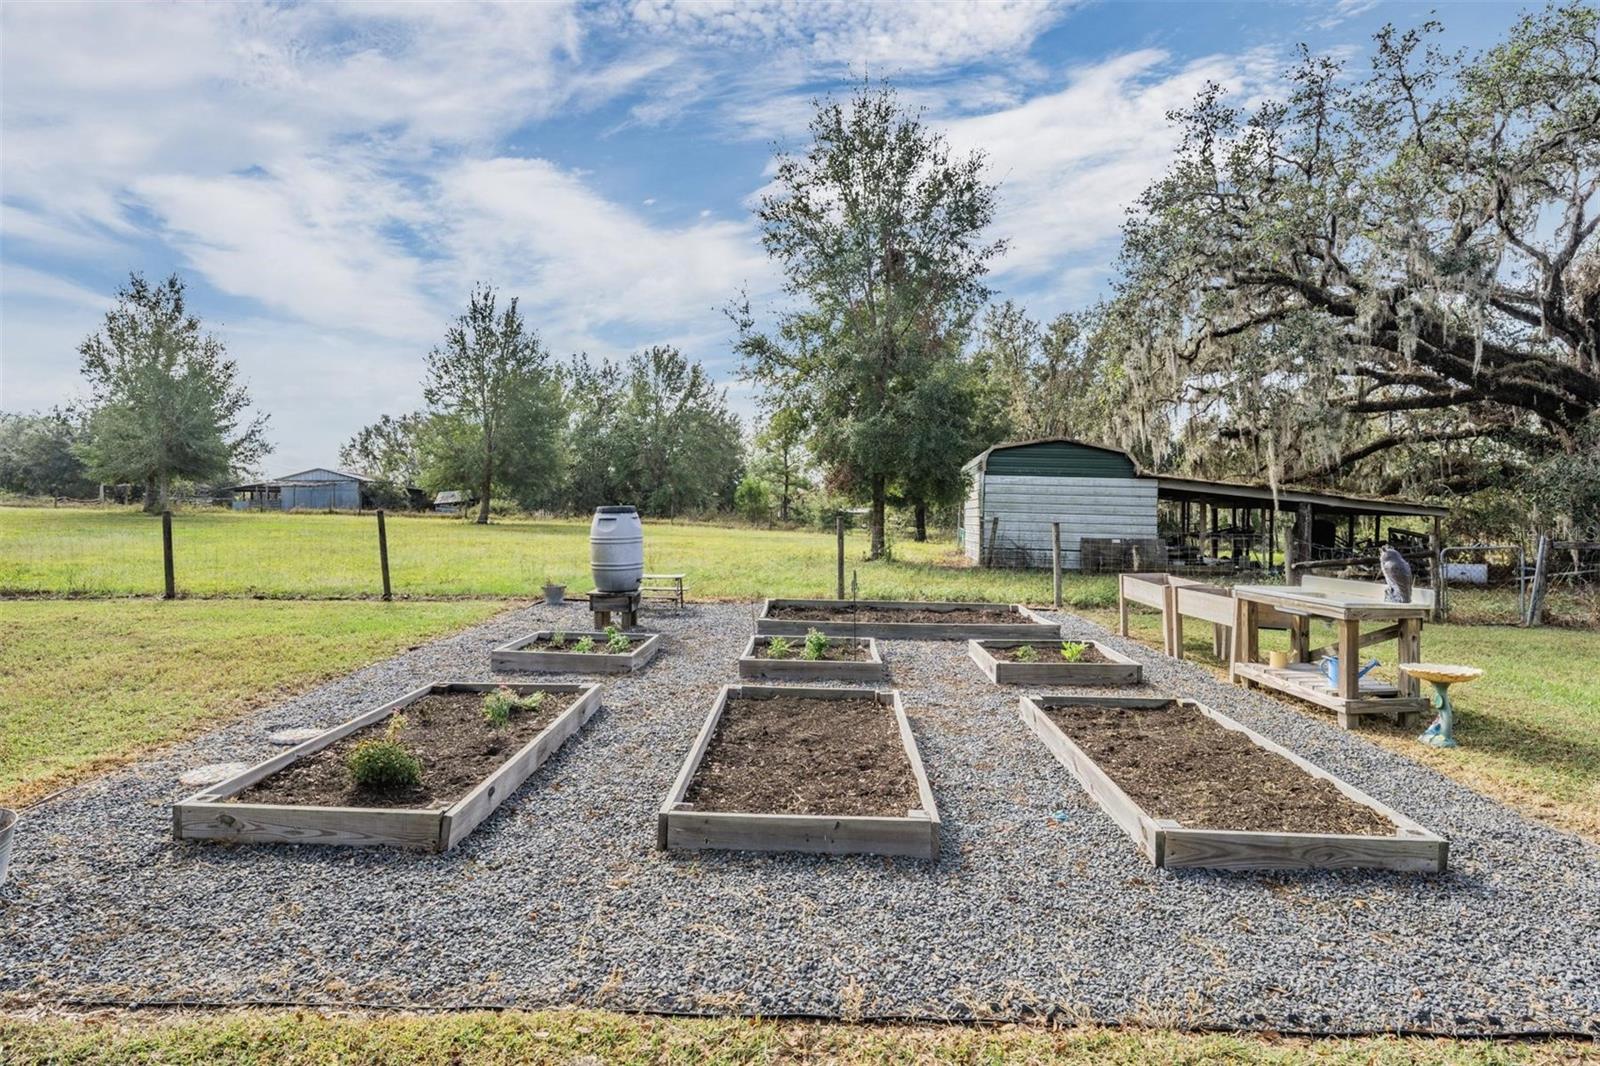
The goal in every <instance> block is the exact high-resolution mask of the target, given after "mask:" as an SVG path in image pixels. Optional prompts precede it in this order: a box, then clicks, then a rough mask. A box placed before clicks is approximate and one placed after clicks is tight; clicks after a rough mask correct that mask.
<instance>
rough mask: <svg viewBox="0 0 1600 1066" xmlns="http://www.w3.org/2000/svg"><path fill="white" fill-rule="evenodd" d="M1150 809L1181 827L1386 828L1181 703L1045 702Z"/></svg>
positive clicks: (1376, 831) (1386, 831)
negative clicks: (1051, 704) (1058, 704)
mask: <svg viewBox="0 0 1600 1066" xmlns="http://www.w3.org/2000/svg"><path fill="white" fill-rule="evenodd" d="M1045 713H1046V714H1047V715H1048V716H1049V718H1050V720H1051V721H1052V722H1054V723H1055V724H1056V725H1057V726H1059V727H1060V729H1061V731H1062V732H1063V733H1065V734H1066V735H1067V736H1068V737H1070V738H1071V739H1072V742H1073V743H1074V744H1076V745H1077V746H1078V747H1079V748H1081V749H1083V751H1084V753H1085V754H1086V755H1088V756H1089V758H1091V759H1093V760H1094V761H1095V762H1096V763H1097V764H1098V765H1099V766H1100V768H1101V769H1102V770H1104V771H1105V773H1106V774H1107V776H1109V777H1110V778H1111V779H1112V780H1113V781H1115V782H1116V783H1117V785H1118V787H1120V788H1121V789H1122V791H1124V792H1126V793H1127V794H1128V797H1129V798H1130V799H1132V800H1133V802H1134V803H1136V804H1138V805H1139V806H1140V807H1142V808H1144V810H1145V812H1146V813H1148V814H1149V815H1150V817H1152V818H1170V819H1172V820H1173V821H1176V822H1178V823H1180V824H1182V825H1183V826H1184V827H1185V828H1188V829H1241V830H1247V831H1254V832H1267V833H1351V834H1364V835H1371V836H1390V835H1392V834H1393V833H1394V831H1395V827H1394V825H1392V824H1391V823H1390V822H1389V821H1388V820H1387V819H1385V818H1383V817H1381V816H1379V815H1378V814H1377V813H1376V812H1375V811H1372V810H1370V809H1369V808H1367V807H1363V806H1362V805H1361V804H1359V803H1356V802H1354V801H1352V800H1351V799H1349V798H1348V797H1347V796H1345V794H1344V793H1342V792H1340V791H1339V790H1338V789H1337V788H1335V787H1334V786H1333V785H1331V784H1329V783H1328V782H1327V781H1323V780H1321V779H1319V778H1315V777H1312V776H1311V775H1310V774H1307V773H1306V772H1304V771H1303V770H1301V769H1300V768H1299V767H1298V766H1295V765H1294V764H1293V763H1291V762H1290V761H1289V760H1288V759H1285V758H1282V757H1281V756H1279V755H1275V754H1273V753H1272V752H1270V751H1267V750H1265V749H1263V748H1261V747H1258V746H1257V745H1256V744H1255V743H1254V742H1253V741H1251V740H1250V738H1249V737H1247V736H1245V735H1244V734H1243V733H1239V732H1236V731H1235V730H1232V729H1224V728H1223V727H1222V726H1220V725H1218V724H1217V723H1215V722H1213V721H1211V719H1209V718H1207V717H1206V716H1205V715H1203V714H1201V713H1200V712H1198V711H1195V710H1192V709H1190V708H1187V707H1183V706H1181V705H1176V704H1169V705H1168V706H1166V707H1096V706H1088V705H1066V706H1062V707H1056V708H1051V709H1048V710H1046V711H1045Z"/></svg>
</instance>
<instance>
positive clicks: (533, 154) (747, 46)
mask: <svg viewBox="0 0 1600 1066" xmlns="http://www.w3.org/2000/svg"><path fill="white" fill-rule="evenodd" d="M1519 10H1520V8H1519V7H1518V6H1517V5H1512V4H1500V3H1470V4H1469V3H1453V4H1452V3H1434V4H1411V3H1393V4H1391V3H1381V2H1375V0H1339V2H1330V3H1310V2H1304V3H1288V2H1285V3H1276V4H1269V3H1264V2H1263V3H1237V4H1235V3H1201V2H1195V3H1176V2H1174V3H1116V2H1107V0H1084V2H1072V0H1063V2H1043V0H1041V2H1033V0H977V2H970V3H969V2H963V0H950V2H944V3H939V2H883V3H862V2H859V0H810V2H806V0H747V2H743V3H736V2H731V0H729V2H724V0H700V2H674V0H618V2H606V3H571V4H569V3H560V2H551V3H543V4H540V3H521V4H508V5H494V4H482V5H479V4H467V3H458V4H448V5H443V4H441V5H429V4H425V3H385V2H368V3H359V4H339V3H317V4H296V3H271V4H258V3H248V2H246V3H233V4H223V3H216V4H200V3H185V4H156V3H138V2H130V3H108V4H83V3H58V2H37V3H26V2H17V0H7V2H5V3H4V4H0V409H3V410H10V411H25V410H35V409H44V408H48V407H51V406H54V405H57V404H64V403H68V402H72V401H81V400H83V399H84V398H85V391H84V386H83V383H82V380H81V378H80V377H79V374H78V355H77V348H78V345H79V344H80V343H81V342H82V340H83V339H84V337H86V336H87V335H89V334H90V333H92V332H94V331H95V330H96V329H97V328H98V326H99V323H100V321H101V320H102V317H103V315H104V313H105V311H106V310H107V308H108V307H110V306H111V303H112V301H113V296H114V294H115V292H116V290H117V288H118V286H119V285H120V284H121V283H122V282H123V281H125V280H126V278H127V276H128V273H129V272H130V271H140V272H142V273H144V274H145V275H146V276H150V277H162V276H165V275H167V274H169V273H172V272H174V271H176V272H177V273H179V274H180V275H181V276H182V277H183V278H184V280H185V281H186V283H187V284H188V287H189V297H190V306H191V308H192V309H193V310H194V311H196V312H198V313H199V314H200V316H201V317H202V319H203V321H204V322H205V325H206V327H207V329H208V330H209V331H210V332H212V333H214V334H215V335H216V336H217V337H219V338H220V339H221V340H222V341H223V342H224V343H225V345H226V346H227V349H228V351H229V353H230V355H231V356H232V357H233V358H234V359H235V360H236V361H237V362H238V364H239V367H240V370H241V372H242V375H243V377H244V378H245V380H246V381H247V382H248V384H249V387H250V392H251V395H252V398H253V401H254V403H255V405H256V407H257V408H258V409H259V410H261V411H264V412H266V413H267V414H268V415H269V416H270V419H271V422H270V431H269V437H270V439H271V440H272V442H273V444H274V452H273V454H272V455H271V456H269V457H268V459H267V460H266V461H265V464H264V467H265V469H264V470H263V471H261V472H263V473H269V474H283V473H289V472H292V471H296V470H300V469H304V468H306V467H310V466H328V465H335V464H336V463H337V460H338V451H339V446H340V444H341V443H342V442H344V441H345V440H347V439H349V437H350V436H351V435H352V434H353V433H354V432H355V431H356V430H357V429H359V428H360V427H361V426H362V425H364V424H366V423H368V422H371V421H373V420H375V419H376V418H377V417H378V416H379V415H380V414H385V413H387V414H401V413H404V412H406V411H411V410H415V409H416V408H418V407H419V406H421V378H422V367H423V360H424V358H425V356H426V354H427V352H428V350H429V349H430V348H431V347H432V346H433V345H435V344H437V343H439V341H440V340H441V339H442V337H443V335H444V331H445V328H446V326H447V325H448V323H449V321H450V320H451V318H452V317H453V316H455V315H456V314H459V313H460V311H461V310H462V309H463V308H464V307H465V304H466V299H467V294H468V292H469V290H470V288H471V286H472V285H473V283H474V282H480V281H481V282H486V283H489V284H491V285H494V286H495V287H496V288H497V289H499V290H500V292H501V293H502V294H503V295H504V296H507V297H509V296H516V297H518V298H520V300H521V305H522V308H523V310H524V312H525V313H526V315H527V317H528V319H529V320H530V323H531V324H532V325H534V326H535V327H536V328H537V329H538V331H539V333H540V335H541V337H542V339H543V340H544V342H545V344H546V345H547V346H548V347H549V348H550V349H551V350H552V351H553V352H554V353H555V354H556V355H557V356H558V357H559V358H561V359H563V360H565V359H567V358H570V357H571V356H572V354H573V353H579V352H582V353H587V355H588V356H589V357H591V358H618V357H621V356H624V355H626V354H627V353H629V352H631V351H636V350H638V349H640V348H643V347H647V346H649V345H651V344H657V343H669V344H675V345H677V346H678V347H679V348H681V349H682V350H683V351H684V352H685V354H687V355H688V356H689V357H690V358H693V359H697V360H700V361H702V362H704V363H705V364H706V365H707V366H708V367H709V368H710V369H711V370H712V372H713V374H714V375H715V376H716V377H717V379H718V381H719V382H721V383H723V384H725V385H726V386H727V387H728V392H729V398H730V402H731V403H732V405H733V407H734V408H735V409H736V410H738V411H740V412H741V413H742V414H745V415H747V416H748V415H750V414H751V413H752V412H753V410H754V403H753V399H754V398H753V396H752V394H751V392H750V389H749V387H748V386H747V385H745V384H744V383H742V382H740V381H739V380H738V365H737V360H736V358H735V357H734V356H733V355H732V352H731V345H732V340H733V334H732V329H731V327H730V325H729V322H728V319H727V318H726V316H725V315H724V313H723V308H724V307H725V306H726V305H727V304H728V303H729V301H730V300H731V299H733V298H734V297H735V295H736V294H737V293H738V292H739V291H740V290H741V289H742V290H745V291H748V292H749V294H750V296H751V299H752V302H753V304H754V306H755V307H756V308H757V309H758V310H760V309H763V308H773V307H776V306H779V305H780V303H781V300H782V291H781V278H780V277H779V276H778V274H777V273H776V272H775V271H774V269H773V268H772V266H771V264H769V262H768V261H767V260H766V258H765V256H764V254H763V252H762V249H761V245H760V234H759V231H758V229H757V227H756V225H755V220H754V217H753V213H752V209H753V207H754V205H755V204H756V202H757V201H758V198H759V196H760V195H761V194H762V192H763V190H764V189H765V188H767V186H768V184H769V182H770V180H771V176H772V169H773V156H774V152H775V151H777V150H780V149H789V150H796V151H801V150H804V148H805V146H806V144H807V133H806V124H807V120H808V118H809V115H810V111H811V106H812V101H813V100H815V99H817V98H818V97H819V96H822V95H825V94H829V93H833V94H846V93H848V92H849V90H850V88H851V86H852V85H853V84H854V83H855V82H856V81H857V80H859V78H860V77H862V76H863V75H865V76H869V77H872V78H874V79H887V80H889V81H890V82H891V83H892V84H894V85H895V86H896V88H897V89H898V90H899V91H900V92H901V94H902V95H903V97H904V98H905V99H906V101H907V102H908V103H910V104H911V105H913V106H917V107H920V108H922V109H924V113H925V117H926V121H927V122H928V123H929V124H930V125H932V126H933V127H935V128H936V129H938V130H939V131H941V132H942V133H943V134H944V135H945V136H946V137H947V138H948V139H949V140H950V142H951V143H952V145H953V146H955V147H956V148H957V149H959V150H961V151H963V152H965V151H972V150H981V151H983V152H984V153H986V155H987V157H988V160H989V167H990V175H991V177H992V178H993V180H995V181H996V182H998V184H999V187H1000V193H999V198H1000V209H999V213H998V217H997V218H996V221H995V226H994V236H997V237H1005V238H1007V239H1008V240H1009V241H1010V247H1009V249H1008V251H1007V253H1006V254H1005V256H1004V258H1003V259H1001V260H1000V261H999V262H998V263H997V264H996V266H995V270H994V273H993V276H992V277H991V278H990V284H991V286H992V287H993V288H994V290H995V291H996V295H997V298H998V299H1004V298H1011V299H1015V300H1018V301H1019V302H1021V303H1022V304H1023V305H1025V306H1026V307H1027V308H1028V310H1029V311H1030V313H1031V314H1033V315H1034V317H1036V318H1042V319H1047V318H1050V317H1053V316H1054V315H1056V314H1058V313H1060V312H1062V311H1066V310H1073V309H1077V308H1081V307H1084V306H1087V305H1089V304H1091V303H1093V302H1094V301H1095V299H1097V298H1098V297H1099V296H1101V295H1103V294H1104V293H1105V292H1106V290H1107V286H1108V285H1109V283H1110V282H1111V280H1112V279H1113V278H1114V262H1115V258H1116V254H1117V246H1118V233H1119V227H1120V224H1121V222H1122V219H1123V215H1124V211H1125V209H1126V208H1127V206H1128V205H1129V204H1130V203H1131V202H1132V201H1133V200H1134V199H1135V198H1136V197H1137V195H1138V193H1139V192H1140V190H1141V189H1143V188H1144V187H1145V185H1147V184H1148V183H1149V182H1150V181H1152V180H1153V179H1155V178H1156V177H1158V176H1159V175H1160V174H1161V172H1162V170H1163V169H1164V168H1165V166H1166V164H1167V162H1168V160H1169V158H1170V153H1171V149H1172V145H1173V143H1174V137H1173V131H1172V129H1171V127H1170V124H1169V123H1168V121H1167V118H1166V115H1167V112H1168V111H1169V110H1170V109H1172V108H1175V107H1180V106H1182V105H1184V104H1185V103H1186V102H1187V101H1189V100H1190V99H1192V97H1193V96H1194V94H1195V93H1196V92H1197V91H1198V90H1199V89H1200V88H1201V87H1202V86H1203V85H1204V84H1205V83H1206V82H1207V81H1216V82H1219V83H1221V84H1223V85H1224V86H1226V87H1227V88H1228V89H1229V91H1230V92H1231V93H1233V94H1234V95H1235V97H1236V99H1238V100H1240V101H1241V102H1245V103H1249V102H1252V101H1259V100H1262V99H1264V98H1267V97H1270V96H1273V95H1276V94H1278V93H1279V92H1281V89H1282V76H1283V73H1284V71H1285V70H1286V68H1287V67H1288V66H1289V64H1290V63H1291V62H1292V61H1293V53H1294V48H1295V46H1296V45H1297V44H1300V43H1305V44H1307V45H1309V46H1310V47H1312V48H1313V49H1314V50H1317V51H1320V52H1327V53H1332V54H1336V55H1339V56H1342V57H1345V58H1346V59H1347V60H1348V62H1349V63H1350V64H1351V68H1352V70H1353V71H1356V72H1359V71H1361V70H1363V69H1364V68H1365V66H1366V64H1367V61H1368V56H1369V55H1370V51H1371V35H1372V33H1373V32H1374V31H1375V30H1376V29H1378V28H1379V27H1380V26H1381V25H1383V24H1384V23H1386V22H1392V23H1395V24H1396V25H1399V26H1413V25H1416V24H1418V23H1420V22H1422V21H1424V20H1426V19H1427V18H1429V17H1430V15H1436V17H1439V18H1440V19H1442V20H1443V21H1444V22H1445V24H1446V26H1447V30H1448V34H1447V38H1446V43H1448V44H1451V45H1454V46H1459V47H1465V48H1469V49H1480V48H1483V47H1487V46H1489V45H1491V44H1493V43H1494V42H1495V41H1497V40H1499V39H1500V38H1501V37H1503V35H1504V34H1505V31H1506V30H1507V28H1508V27H1509V26H1510V25H1511V23H1512V21H1513V20H1514V19H1515V17H1516V15H1517V13H1518V11H1519Z"/></svg>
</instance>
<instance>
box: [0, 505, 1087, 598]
mask: <svg viewBox="0 0 1600 1066" xmlns="http://www.w3.org/2000/svg"><path fill="white" fill-rule="evenodd" d="M173 530H174V532H173V555H174V559H175V563H174V570H175V572H176V575H177V585H178V590H179V592H180V593H181V594H183V595H186V596H267V597H286V598H299V597H307V598H317V597H362V596H377V595H379V593H380V592H381V591H382V581H381V578H380V575H379V569H378V540H377V521H376V519H374V518H373V517H371V516H365V517H362V516H356V515H341V514H332V515H329V514H287V515H286V514H274V513H265V514H262V513H235V512H231V511H215V510H203V511H181V512H179V513H178V514H177V515H175V516H174V518H173ZM588 538H589V526H588V522H587V521H584V520H581V519H552V520H539V519H504V520H497V521H495V522H493V523H491V524H489V525H487V526H479V525H474V524H472V523H470V522H463V521H461V520H460V519H452V518H444V517H437V516H436V517H426V516H395V517H391V518H390V519H389V522H388V539H389V565H390V573H391V579H392V581H393V585H394V591H395V594H396V595H397V596H419V597H429V596H537V595H538V594H539V593H538V589H539V586H540V585H542V584H544V581H545V579H546V578H547V577H549V578H553V579H554V580H556V581H561V582H565V583H566V584H568V585H569V586H571V589H572V591H573V592H579V591H584V592H586V591H588V590H589V589H590V588H591V587H592V585H591V583H590V580H589V539H588ZM894 550H895V554H896V557H897V558H896V560H895V561H894V562H873V563H868V562H865V561H864V560H863V558H862V557H863V556H864V555H865V554H866V538H865V535H864V534H862V533H859V532H853V533H851V534H850V535H849V536H848V537H847V543H846V547H845V551H846V558H847V560H848V562H847V565H848V566H849V567H850V569H852V570H854V571H856V572H857V573H858V575H859V585H858V587H859V589H860V594H861V595H862V596H872V597H877V598H906V599H968V600H973V599H984V598H998V599H1004V600H1030V601H1033V602H1039V601H1041V600H1044V599H1048V598H1049V595H1050V579H1049V575H1048V574H1041V573H1038V572H1031V573H1030V572H1007V571H1001V572H991V571H986V570H980V569H975V568H966V567H961V566H953V565H950V564H951V563H952V562H956V561H958V560H957V559H956V557H955V546H954V545H953V544H952V543H951V541H950V540H949V539H948V538H946V539H942V540H939V541H936V542H935V541H930V542H927V543H923V544H917V543H915V542H914V541H911V540H909V539H907V540H901V541H897V542H896V543H895V544H894ZM645 563H646V567H647V569H649V570H652V571H666V572H671V573H686V574H688V575H689V577H688V580H689V584H690V586H691V588H690V595H692V596H694V597H695V598H697V599H741V600H747V599H756V598H758V597H761V596H769V595H787V596H831V595H833V591H834V538H833V536H832V534H824V533H817V532H812V531H806V530H764V529H751V528H731V529H730V528H725V527H720V526H710V525H701V524H696V523H670V522H647V523H646V524H645ZM845 580H846V582H847V583H848V582H849V580H850V575H848V574H847V575H846V579H845ZM161 586H162V574H161V521H160V519H158V518H150V517H148V516H146V515H143V514H140V513H139V512H138V511H137V510H135V509H128V508H107V509H93V508H62V509H60V510H53V509H50V508H21V507H0V593H12V594H16V593H27V594H32V593H42V594H47V595H50V594H63V595H78V596H130V595H132V596H150V595H158V594H159V593H160V592H161ZM1115 597H1116V581H1115V579H1114V578H1109V577H1104V578H1095V579H1081V580H1078V581H1074V582H1073V583H1072V585H1071V599H1072V601H1073V602H1075V603H1085V604H1087V603H1110V602H1114V600H1115Z"/></svg>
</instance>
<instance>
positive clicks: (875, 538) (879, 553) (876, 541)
mask: <svg viewBox="0 0 1600 1066" xmlns="http://www.w3.org/2000/svg"><path fill="white" fill-rule="evenodd" d="M887 497H888V491H887V488H886V486H885V484H884V477H883V475H882V474H878V475H876V476H874V477H873V479H872V518H871V526H872V538H871V543H870V546H869V548H868V550H867V558H868V559H882V558H883V513H884V507H885V503H886V502H887Z"/></svg>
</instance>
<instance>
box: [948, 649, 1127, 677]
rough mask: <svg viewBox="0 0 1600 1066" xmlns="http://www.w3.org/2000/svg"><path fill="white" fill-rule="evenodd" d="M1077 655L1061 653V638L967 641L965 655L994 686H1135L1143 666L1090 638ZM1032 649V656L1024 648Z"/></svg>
mask: <svg viewBox="0 0 1600 1066" xmlns="http://www.w3.org/2000/svg"><path fill="white" fill-rule="evenodd" d="M1072 643H1074V644H1081V645H1084V648H1083V652H1082V654H1081V655H1080V656H1079V658H1077V659H1074V660H1069V659H1067V658H1066V657H1065V656H1064V655H1062V651H1061V649H1062V644H1063V641H1059V640H1055V641H1031V640H969V641H967V654H968V655H970V656H972V661H973V662H975V663H977V664H978V668H979V669H980V670H982V671H983V672H984V675H985V676H986V677H988V679H989V680H990V681H993V682H994V683H995V684H997V685H1137V684H1139V683H1140V682H1141V681H1143V680H1144V667H1142V666H1140V665H1139V664H1138V663H1136V662H1134V661H1133V660H1132V659H1130V658H1128V657H1127V656H1126V655H1123V654H1121V653H1120V652H1116V651H1113V650H1111V649H1110V648H1108V647H1106V646H1105V645H1104V644H1100V643H1098V642H1097V641H1093V640H1080V641H1073V642H1072ZM1028 648H1031V649H1032V658H1031V659H1030V658H1029V657H1028V653H1027V652H1025V651H1024V649H1028Z"/></svg>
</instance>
